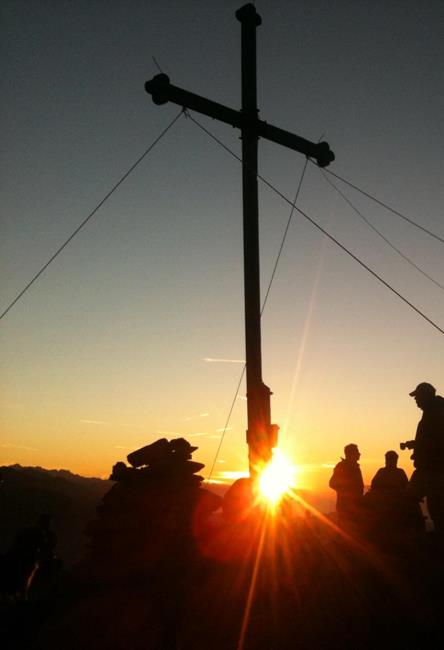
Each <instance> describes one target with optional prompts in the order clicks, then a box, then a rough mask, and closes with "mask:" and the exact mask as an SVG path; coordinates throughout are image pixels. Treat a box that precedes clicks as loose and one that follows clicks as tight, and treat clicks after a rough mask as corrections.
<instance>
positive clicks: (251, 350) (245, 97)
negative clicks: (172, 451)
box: [236, 4, 277, 477]
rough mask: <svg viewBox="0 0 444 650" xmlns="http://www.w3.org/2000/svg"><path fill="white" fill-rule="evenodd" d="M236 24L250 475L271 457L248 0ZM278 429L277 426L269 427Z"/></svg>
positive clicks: (252, 20) (253, 23)
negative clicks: (238, 36) (264, 378)
mask: <svg viewBox="0 0 444 650" xmlns="http://www.w3.org/2000/svg"><path fill="white" fill-rule="evenodd" d="M236 18H237V19H238V20H239V21H240V23H241V25H242V28H241V62H242V63H241V65H242V109H241V114H242V125H241V135H242V197H243V198H242V200H243V237H244V289H245V291H244V300H245V350H246V379H247V413H248V429H247V444H248V461H249V470H250V476H253V477H254V476H255V474H256V473H257V471H258V469H259V468H260V466H261V465H263V464H264V463H266V462H268V461H269V460H270V458H271V449H272V447H274V446H276V444H277V435H275V436H273V439H271V437H270V434H271V421H270V420H271V412H270V411H271V409H270V395H271V393H270V389H269V388H268V386H266V385H265V384H264V383H263V381H262V346H261V300H260V263H259V207H258V187H257V172H258V130H257V122H258V108H257V84H256V29H257V27H259V26H260V24H261V23H262V20H261V17H260V16H259V14H257V13H256V9H255V8H254V6H253V5H252V4H247V5H245V6H243V7H241V9H239V10H238V11H237V12H236ZM274 432H276V434H277V429H274Z"/></svg>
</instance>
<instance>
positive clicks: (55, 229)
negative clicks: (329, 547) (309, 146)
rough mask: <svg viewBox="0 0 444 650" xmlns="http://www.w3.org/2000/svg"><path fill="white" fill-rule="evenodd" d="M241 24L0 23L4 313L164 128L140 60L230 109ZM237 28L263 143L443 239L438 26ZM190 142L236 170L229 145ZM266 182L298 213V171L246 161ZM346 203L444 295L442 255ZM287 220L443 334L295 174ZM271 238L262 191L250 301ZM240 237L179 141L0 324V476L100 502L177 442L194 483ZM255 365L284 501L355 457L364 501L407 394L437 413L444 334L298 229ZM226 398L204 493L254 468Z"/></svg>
mask: <svg viewBox="0 0 444 650" xmlns="http://www.w3.org/2000/svg"><path fill="white" fill-rule="evenodd" d="M240 6H241V3H240V2H234V1H232V0H224V2H216V1H208V0H205V1H203V0H180V1H179V0H177V1H175V0H167V1H165V0H163V1H161V0H151V1H145V2H142V1H138V0H137V1H136V0H131V1H130V2H128V1H125V2H123V0H121V1H112V0H108V1H107V2H105V1H100V2H99V1H98V0H88V1H82V0H76V2H66V1H63V0H58V1H57V2H52V1H49V0H48V1H46V2H43V1H40V2H39V1H37V0H32V1H31V2H29V1H27V2H20V1H19V0H14V1H13V2H11V1H10V0H5V1H4V2H3V3H2V25H3V26H2V54H3V57H2V58H3V71H2V76H1V91H2V98H3V99H2V104H1V107H0V111H1V123H2V127H3V128H2V131H3V147H2V153H1V174H2V186H3V200H2V206H1V208H2V209H1V233H2V236H1V267H0V272H1V278H2V280H1V291H0V311H3V309H5V308H6V307H7V306H8V304H9V303H10V302H11V301H12V300H13V299H14V298H15V296H16V295H17V294H18V293H19V291H20V290H21V289H22V288H23V286H24V285H25V284H26V283H27V282H28V281H29V280H30V278H31V277H32V276H33V275H34V274H35V273H36V272H37V271H38V270H39V268H40V267H41V266H42V265H43V263H44V262H46V260H47V259H48V258H49V257H50V256H51V255H52V254H53V252H54V251H55V250H56V249H57V247H58V246H59V245H60V244H61V243H62V242H63V241H64V240H65V239H66V238H67V237H68V236H69V235H70V234H71V232H72V231H73V230H74V229H75V228H76V227H77V225H78V224H79V223H80V222H81V221H82V220H83V219H84V218H85V217H86V215H87V214H88V213H89V212H90V211H91V210H92V208H93V207H94V206H95V205H96V204H97V203H98V202H99V201H100V200H101V199H102V198H103V196H104V195H105V194H106V193H107V191H108V190H109V189H110V188H111V187H112V186H113V184H114V183H115V182H116V181H117V180H118V179H119V178H120V177H121V176H122V175H123V173H124V172H125V171H126V170H127V169H128V168H129V167H130V165H131V164H132V163H133V162H134V161H135V160H136V158H137V157H138V156H139V155H140V154H141V153H142V152H143V151H144V150H145V149H146V148H147V146H148V145H149V144H150V143H151V142H152V141H153V140H154V139H155V138H156V137H157V136H158V135H159V133H160V131H161V130H162V129H163V128H164V127H165V126H166V125H167V124H168V123H169V122H170V121H171V120H172V118H173V117H174V116H175V115H176V114H177V112H178V108H177V107H176V106H174V105H166V106H155V105H154V104H153V103H152V101H151V98H150V97H149V96H148V95H147V94H146V93H145V91H144V82H145V81H146V80H148V79H150V78H151V77H152V76H153V75H155V74H157V73H158V69H157V67H156V65H155V64H154V62H153V59H152V57H153V56H154V57H155V58H156V60H157V61H158V63H159V65H160V66H161V68H162V70H163V71H164V72H166V73H167V74H168V75H169V76H170V78H171V81H172V83H174V84H176V85H178V86H181V87H183V88H186V89H188V90H190V91H193V92H196V93H198V94H202V95H205V96H207V97H209V98H211V99H214V100H216V101H219V102H222V103H225V104H227V105H229V106H232V107H234V108H239V106H240V24H239V23H238V21H237V20H236V19H235V17H234V12H235V10H236V9H238V8H239V7H240ZM256 8H257V10H258V12H259V13H260V14H261V15H262V19H263V24H262V26H261V27H260V28H259V29H258V33H257V37H258V38H257V41H258V103H259V106H260V109H261V117H262V119H265V120H267V121H269V122H271V123H272V124H275V125H277V126H280V127H282V128H285V129H287V130H289V131H292V132H294V133H297V134H298V135H301V136H303V137H305V138H307V139H311V140H315V141H317V140H318V139H319V138H320V137H322V138H323V139H325V140H327V141H328V142H329V144H330V146H331V148H332V149H333V150H334V152H335V154H336V161H335V163H334V164H333V165H332V167H331V169H332V170H333V171H335V172H336V173H338V174H340V175H341V176H344V177H345V178H347V179H350V180H351V181H353V182H354V183H355V184H357V185H358V186H360V187H362V188H364V189H366V190H367V191H369V192H371V193H373V194H375V195H376V196H377V197H379V198H380V199H382V200H383V201H385V202H387V203H388V204H390V205H391V206H393V207H394V208H396V209H398V210H399V211H401V212H403V213H404V214H406V215H408V216H409V217H411V218H413V219H414V220H415V221H417V222H419V223H420V224H422V225H423V226H425V227H426V228H429V229H430V230H432V231H434V232H436V233H437V234H438V235H440V236H441V237H442V236H444V225H443V219H442V214H443V210H442V206H443V205H444V183H443V154H442V152H443V150H444V129H443V116H444V80H443V74H442V63H443V61H444V39H443V38H442V26H443V24H444V4H443V3H442V1H441V0H436V1H433V0H428V2H426V3H424V2H423V1H422V0H421V1H420V0H418V1H414V0H399V1H398V0H388V1H387V0H385V1H384V2H382V1H376V2H368V0H365V1H362V2H361V1H360V0H353V1H351V0H349V1H345V0H335V1H334V2H333V1H327V0H325V1H321V0H298V1H297V2H294V1H291V2H290V1H288V2H284V1H283V0H273V2H265V1H262V2H257V3H256ZM195 117H197V118H198V119H200V120H201V122H202V123H203V124H205V126H206V127H208V128H209V129H210V130H211V131H212V132H213V133H215V134H216V135H217V136H218V137H219V138H221V139H222V140H223V141H224V142H225V143H226V144H227V145H228V146H229V147H231V148H232V149H234V151H235V152H236V153H238V154H239V153H240V141H239V134H238V132H237V131H236V130H234V129H231V128H230V127H228V126H225V125H221V124H217V123H216V122H214V121H212V120H210V119H208V118H204V117H200V116H198V115H195ZM259 160H260V172H261V174H262V175H263V176H265V177H266V178H267V179H269V180H270V181H271V182H272V183H274V184H275V185H276V187H278V188H279V190H280V191H282V192H283V193H284V194H285V195H286V196H288V197H289V198H293V197H294V194H295V190H296V187H297V183H298V181H299V178H300V175H301V172H302V169H303V165H304V158H303V157H302V156H301V155H299V154H297V153H295V152H292V151H288V150H285V149H284V148H283V147H279V146H278V145H275V144H272V143H268V142H266V141H263V140H261V141H260V159H259ZM343 189H346V188H343ZM346 191H347V194H348V195H349V197H350V199H351V200H352V201H353V202H354V203H355V204H356V206H357V207H358V208H359V209H360V210H361V211H362V213H363V214H364V215H365V216H366V218H368V219H369V220H371V222H372V223H373V224H374V225H375V226H376V227H377V228H379V229H380V230H381V231H382V232H383V233H384V235H385V236H386V237H388V238H389V239H390V240H391V241H392V242H393V244H394V245H396V246H397V247H398V248H399V249H401V250H402V251H403V252H404V253H405V254H406V255H407V256H409V257H410V258H411V259H412V260H413V261H414V262H415V263H416V264H417V265H419V266H421V267H422V268H423V269H424V270H425V271H426V272H427V273H429V274H430V275H432V276H433V277H434V278H435V279H436V280H438V281H439V282H440V283H441V284H444V256H443V245H442V244H441V243H439V242H438V241H437V240H434V239H432V238H430V237H429V236H428V235H426V234H425V233H422V232H420V231H419V230H417V229H416V228H414V227H412V226H410V225H409V224H408V223H405V222H404V221H402V220H400V219H398V217H396V216H395V215H393V214H391V213H389V212H387V211H385V210H383V209H382V208H381V207H379V206H377V205H376V204H374V203H372V202H370V201H369V200H368V199H366V198H364V197H362V196H360V195H359V194H356V193H352V192H351V191H349V190H346ZM299 205H300V207H301V208H302V209H303V210H304V211H306V212H307V213H308V214H309V215H310V216H311V217H313V218H314V219H316V220H318V221H319V223H320V224H321V225H322V226H324V227H325V228H327V229H328V230H329V231H330V232H331V233H332V234H333V235H334V236H335V237H337V238H338V239H339V240H340V241H341V242H342V243H343V244H344V245H345V246H347V247H349V248H350V249H351V250H352V251H353V252H354V253H355V254H356V255H357V256H358V257H360V258H361V259H362V260H363V261H364V262H365V263H366V264H368V265H369V266H371V267H372V268H373V269H374V270H375V271H377V272H378V273H379V274H380V275H381V276H382V277H383V278H384V279H385V280H386V281H387V282H389V283H390V284H392V285H393V286H394V287H395V288H396V289H397V290H398V291H400V292H401V293H402V294H404V295H405V296H406V298H408V299H409V300H410V301H411V302H412V303H414V304H415V305H416V306H417V307H418V308H419V309H421V310H423V311H424V312H425V313H426V314H427V315H428V316H429V317H430V318H432V319H433V320H434V321H436V322H437V323H438V325H440V326H441V327H443V326H444V299H443V298H444V296H443V291H442V289H440V288H439V287H437V286H436V285H434V284H433V283H432V282H430V281H429V280H427V279H426V278H425V277H424V276H422V275H421V274H420V273H418V272H417V271H416V270H415V269H413V268H412V267H411V266H409V265H408V264H407V263H406V262H405V261H404V260H403V259H401V258H400V257H398V256H397V255H396V254H395V253H394V251H393V250H392V249H391V248H390V247H389V246H388V245H387V244H386V243H384V242H383V241H382V240H381V239H379V238H378V237H377V235H376V234H375V233H374V232H373V231H371V230H370V229H369V227H368V226H367V225H366V224H365V223H363V222H362V221H361V220H360V219H359V218H358V217H357V215H356V214H355V213H354V212H353V210H351V208H350V207H349V206H348V205H347V204H346V203H344V201H343V200H342V199H341V198H340V197H339V196H338V195H337V194H336V193H335V192H334V190H332V189H331V188H330V187H329V186H328V185H327V184H326V182H325V180H324V179H323V178H322V176H321V174H320V172H319V170H317V169H316V168H314V167H313V166H311V165H310V166H309V167H308V169H307V173H306V176H305V179H304V183H303V186H302V191H301V195H300V199H299ZM288 216H289V207H288V205H287V204H286V203H284V202H283V201H282V199H280V198H278V197H277V196H276V195H274V194H273V193H272V192H271V191H270V190H269V189H268V188H266V187H265V188H264V187H260V228H261V264H262V268H261V271H262V286H263V287H265V286H266V285H267V284H268V279H269V277H270V274H271V271H272V268H273V265H274V262H275V259H276V255H277V252H278V249H279V245H280V242H281V238H282V235H283V231H284V228H285V224H286V222H287V219H288ZM241 226H242V217H241V171H240V166H239V164H238V163H237V162H236V161H235V160H234V159H232V158H231V157H230V156H229V155H228V154H227V153H226V152H224V151H223V150H222V149H221V148H220V147H218V145H217V144H215V143H214V142H213V141H211V140H210V139H209V138H208V137H207V136H206V135H205V134H204V133H202V132H201V131H200V130H199V129H198V128H197V127H196V126H195V125H194V124H193V123H192V122H191V121H189V120H188V121H187V120H185V119H184V118H183V117H181V118H180V120H179V121H178V122H177V123H176V124H175V126H174V127H173V128H172V130H171V131H170V132H169V133H168V134H167V135H166V137H165V138H164V139H163V140H162V141H161V142H160V143H159V144H158V145H157V147H156V148H155V149H154V150H153V152H152V153H151V154H150V155H149V157H148V158H147V159H146V160H145V161H144V162H143V163H142V164H141V165H140V166H139V167H138V168H137V170H136V171H135V172H134V173H133V174H132V175H131V176H130V177H129V179H128V180H127V181H126V182H125V183H124V185H123V186H122V187H121V188H120V189H119V191H118V192H117V193H116V194H114V195H113V196H112V197H111V199H110V200H109V201H108V202H107V203H106V204H105V205H104V207H103V208H101V210H100V211H99V212H98V213H97V214H96V216H95V217H94V219H93V220H92V221H91V222H89V223H88V225H87V226H86V227H85V228H84V229H83V230H82V231H81V233H80V234H79V235H78V236H77V237H76V238H75V239H74V241H73V242H72V243H71V244H70V245H69V247H68V248H67V249H66V250H64V251H63V252H62V254H61V255H60V256H59V257H58V258H57V260H56V261H55V262H54V263H53V264H52V265H51V266H50V267H49V269H48V270H47V271H46V272H45V274H44V275H43V276H42V277H41V278H40V279H39V280H38V282H37V283H36V284H35V285H34V286H33V287H32V288H31V289H30V291H29V292H28V293H27V294H26V295H25V296H24V297H23V298H22V299H21V300H20V301H19V302H18V303H17V304H16V306H15V307H14V308H13V309H12V310H11V311H10V312H9V313H8V314H7V316H5V318H3V320H2V321H1V323H0V332H1V346H2V347H1V366H2V377H1V397H0V419H1V442H0V463H2V464H9V463H14V462H20V463H22V464H25V465H42V466H45V467H57V468H59V467H64V468H68V469H71V470H72V471H75V472H79V473H82V474H85V475H96V476H105V475H107V474H108V473H109V470H110V467H111V465H112V464H113V463H114V462H116V461H117V460H120V459H122V458H124V457H125V456H126V454H127V453H129V451H131V450H133V449H135V448H137V447H138V446H141V445H143V444H147V443H149V442H152V441H153V440H155V439H157V438H159V437H161V436H166V437H168V438H172V437H177V436H186V437H188V438H189V439H190V440H193V441H194V443H195V444H197V445H198V446H199V450H198V451H197V452H196V453H195V458H196V460H200V461H202V462H204V463H206V465H207V467H206V470H205V471H206V472H207V471H208V469H209V466H210V465H211V463H212V461H213V458H214V455H215V453H216V449H217V447H218V445H219V442H220V435H221V429H223V427H224V425H225V421H226V418H227V415H228V411H229V408H230V404H231V401H232V399H233V396H234V392H235V389H236V385H237V382H238V379H239V376H240V373H241V370H242V363H240V362H239V361H242V360H243V359H244V354H245V353H244V324H243V285H242V228H241ZM262 341H263V370H264V381H265V383H266V384H267V385H269V386H270V388H271V390H272V391H273V393H274V395H273V398H272V420H273V422H276V423H277V424H279V425H280V426H281V436H280V440H281V446H282V447H283V449H284V450H285V451H287V452H288V453H289V454H290V455H291V457H292V458H293V460H294V461H295V462H297V463H300V464H301V466H302V470H303V471H302V472H301V475H300V485H301V486H305V487H323V486H325V482H326V480H327V479H328V476H329V474H330V472H331V467H330V466H331V465H333V464H334V463H336V462H337V460H338V459H339V456H340V454H341V452H342V448H343V446H344V444H346V443H348V442H357V443H358V444H359V445H360V448H361V451H362V459H361V465H362V469H363V473H364V478H365V480H366V482H369V480H370V479H371V477H372V476H373V474H374V472H375V471H376V469H377V467H379V466H381V465H382V464H383V454H384V452H385V451H386V450H387V449H391V448H398V444H399V441H401V440H405V439H409V438H411V437H413V436H414V433H415V429H416V423H417V421H418V418H419V416H420V413H419V411H418V410H417V408H416V406H415V404H414V402H413V400H412V399H411V398H410V397H409V396H408V392H409V391H410V390H412V388H413V387H414V386H415V385H416V384H417V383H418V382H420V381H429V382H431V383H433V384H434V385H435V386H436V387H437V388H438V390H439V391H440V392H441V393H442V392H443V391H444V374H443V371H442V368H443V364H442V357H443V349H444V339H443V336H442V334H440V333H439V332H438V331H436V330H435V329H433V328H432V327H431V326H430V325H429V324H428V323H427V322H425V321H424V320H423V319H421V318H420V317H419V316H418V315H417V314H416V313H415V312H413V311H412V310H411V309H410V308H409V307H408V306H407V305H405V304H404V303H402V302H401V301H400V300H399V299H398V298H396V297H395V296H394V295H393V294H391V293H390V292H389V291H388V290H387V289H386V288H385V287H384V286H382V285H381V284H380V283H379V282H378V281H377V280H375V279H374V278H373V277H372V276H370V275H369V274H368V273H367V272H366V271H365V270H364V269H362V268H361V267H359V266H358V265H357V263H356V262H354V261H353V260H352V259H350V258H349V257H348V256H347V255H346V254H344V253H343V252H342V251H341V250H339V249H338V248H337V247H336V246H335V245H334V244H333V243H331V242H329V241H328V240H326V239H325V237H324V236H322V234H321V233H319V232H318V231H317V230H316V229H315V228H313V226H312V225H310V224H309V223H307V222H305V221H304V220H303V218H302V217H300V216H298V215H297V214H296V215H295V216H294V219H293V222H292V225H291V228H290V231H289V234H288V237H287V241H286V244H285V248H284V251H283V254H282V258H281V261H280V265H279V267H278V272H277V275H276V278H275V281H274V283H273V287H272V290H271V294H270V297H269V301H268V304H267V308H266V310H265V313H264V316H263V331H262ZM206 359H224V360H225V361H208V360H206ZM227 360H231V361H227ZM244 396H245V387H244V386H243V387H242V388H241V392H240V396H239V398H238V399H237V400H236V405H235V408H234V411H233V416H232V419H231V422H230V428H229V430H228V431H227V433H226V436H225V439H224V442H223V446H222V449H221V452H220V455H219V456H218V462H217V464H216V470H215V476H216V477H217V476H221V474H220V472H224V471H226V472H237V471H242V470H245V469H246V468H247V448H246V445H245V429H246V403H245V398H244ZM401 456H402V463H401V464H402V465H403V466H404V467H405V468H406V469H407V470H411V464H410V461H409V460H408V452H404V453H403V452H401Z"/></svg>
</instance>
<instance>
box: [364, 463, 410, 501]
mask: <svg viewBox="0 0 444 650" xmlns="http://www.w3.org/2000/svg"><path fill="white" fill-rule="evenodd" d="M398 458H399V456H398V454H397V453H396V451H388V452H387V453H386V454H385V467H381V468H380V469H378V471H377V472H376V474H375V476H374V477H373V479H372V483H371V490H372V491H375V492H378V493H380V494H381V495H383V496H385V497H397V498H399V496H401V495H403V494H404V493H405V490H406V488H407V485H408V482H409V480H408V478H407V474H406V473H405V472H404V470H403V469H401V468H400V467H398V466H397V465H398Z"/></svg>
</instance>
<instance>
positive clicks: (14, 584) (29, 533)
mask: <svg viewBox="0 0 444 650" xmlns="http://www.w3.org/2000/svg"><path fill="white" fill-rule="evenodd" d="M50 522H51V517H50V516H49V515H47V514H42V515H40V517H39V519H38V520H37V522H36V524H35V525H34V526H30V527H28V528H23V529H22V530H20V531H19V532H18V533H17V535H16V536H15V538H14V541H13V543H12V546H11V548H10V549H9V550H8V551H7V553H6V555H5V558H4V574H5V579H4V582H5V585H6V589H5V590H6V592H7V593H9V594H10V595H13V596H15V597H16V599H17V600H26V598H27V594H28V590H29V588H30V586H31V583H32V582H33V580H34V577H35V575H36V573H37V571H38V570H39V569H40V568H41V567H44V568H45V569H48V568H49V565H50V562H52V560H53V558H54V555H53V550H54V547H55V543H56V537H55V533H53V532H52V531H51V530H50Z"/></svg>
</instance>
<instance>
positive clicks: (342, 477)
mask: <svg viewBox="0 0 444 650" xmlns="http://www.w3.org/2000/svg"><path fill="white" fill-rule="evenodd" d="M344 456H345V458H341V460H340V462H339V463H338V464H337V465H336V467H335V468H334V471H333V475H332V477H331V479H330V481H329V486H330V487H331V488H332V490H335V492H336V494H337V499H336V510H337V513H338V522H339V524H340V526H343V527H350V526H352V527H353V526H354V525H355V524H356V523H357V521H358V519H359V517H360V514H361V512H362V497H363V494H364V481H363V479H362V473H361V468H360V466H359V463H358V460H359V458H360V457H361V453H360V451H359V448H358V445H356V444H354V443H350V444H348V445H346V446H345V447H344Z"/></svg>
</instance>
